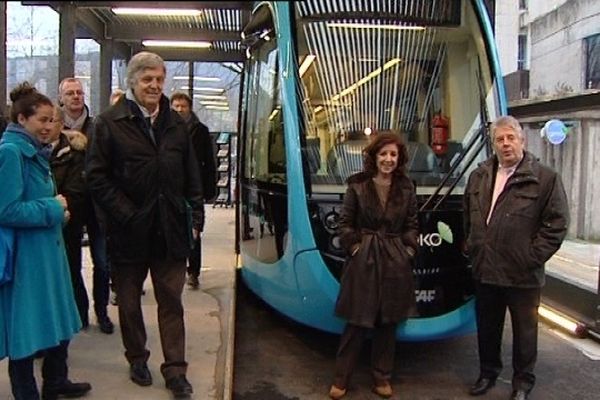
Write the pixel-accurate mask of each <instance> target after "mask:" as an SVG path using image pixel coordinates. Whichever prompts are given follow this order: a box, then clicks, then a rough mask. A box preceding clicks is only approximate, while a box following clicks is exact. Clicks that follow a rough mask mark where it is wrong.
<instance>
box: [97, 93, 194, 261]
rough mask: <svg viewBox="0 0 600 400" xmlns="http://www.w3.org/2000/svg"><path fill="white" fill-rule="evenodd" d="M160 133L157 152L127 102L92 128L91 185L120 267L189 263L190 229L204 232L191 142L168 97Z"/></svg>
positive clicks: (137, 112)
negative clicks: (149, 262) (160, 262)
mask: <svg viewBox="0 0 600 400" xmlns="http://www.w3.org/2000/svg"><path fill="white" fill-rule="evenodd" d="M153 131H154V136H155V137H156V143H157V144H155V143H154V141H153V140H152V138H151V135H150V130H149V124H148V123H147V122H146V119H144V117H143V115H142V112H141V110H140V109H139V107H138V106H137V105H136V104H135V103H134V102H132V101H131V100H128V99H126V98H125V96H123V97H122V98H121V99H120V100H119V101H118V102H117V103H116V104H115V105H113V106H111V107H110V108H109V109H108V110H106V111H105V112H103V113H102V114H100V115H99V116H97V117H96V119H95V121H94V124H93V127H92V132H93V133H92V135H91V137H92V144H91V148H90V150H89V158H88V162H87V167H86V171H87V180H88V185H89V188H90V191H91V193H92V197H93V199H94V201H95V202H96V203H97V204H98V206H99V207H100V209H101V210H102V212H103V214H104V217H105V219H106V229H107V236H108V247H109V253H110V256H111V261H114V262H115V263H117V264H118V263H129V262H133V263H139V262H145V261H147V260H149V259H165V258H167V257H168V258H171V259H176V260H181V259H185V258H187V257H188V256H189V252H190V243H191V226H190V225H191V224H192V223H193V226H194V227H195V228H200V227H201V226H202V224H203V222H204V221H203V220H204V211H203V199H202V187H201V181H200V176H199V174H198V166H197V161H196V157H195V155H194V151H193V148H192V146H191V144H190V135H189V134H188V131H187V128H186V126H185V123H184V121H183V119H181V117H180V116H179V115H178V114H177V113H176V112H175V111H173V110H171V108H170V105H169V100H168V99H167V97H165V96H162V97H161V100H160V112H159V115H158V116H157V118H156V120H155V121H154V125H153ZM192 219H193V222H192V221H191V220H192Z"/></svg>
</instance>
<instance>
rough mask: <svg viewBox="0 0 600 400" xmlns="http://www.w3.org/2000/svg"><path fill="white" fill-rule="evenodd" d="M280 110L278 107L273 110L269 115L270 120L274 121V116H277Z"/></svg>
mask: <svg viewBox="0 0 600 400" xmlns="http://www.w3.org/2000/svg"><path fill="white" fill-rule="evenodd" d="M278 112H279V110H278V109H277V108H276V109H274V110H273V111H272V112H271V115H269V121H273V118H275V116H276V115H277V113H278Z"/></svg>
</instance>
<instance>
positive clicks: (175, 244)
mask: <svg viewBox="0 0 600 400" xmlns="http://www.w3.org/2000/svg"><path fill="white" fill-rule="evenodd" d="M165 75H166V70H165V64H164V61H163V60H162V59H161V58H160V57H159V56H158V55H156V54H154V53H149V52H141V53H138V54H136V55H135V56H133V57H132V59H131V60H130V61H129V64H128V66H127V82H128V86H129V89H128V91H127V93H126V94H125V95H124V96H122V97H121V98H120V99H119V101H118V102H117V103H116V104H114V105H113V106H111V107H110V108H109V109H108V110H106V111H105V112H104V113H102V114H100V115H99V116H98V117H97V120H96V122H95V125H94V128H95V130H94V135H93V136H92V137H93V139H92V145H91V149H90V155H89V161H88V165H87V177H88V182H89V187H90V190H91V192H92V196H93V197H94V200H95V201H96V202H97V204H98V206H99V207H100V209H101V210H102V211H103V212H104V213H105V215H106V222H107V236H108V250H109V254H110V257H111V262H112V267H113V271H112V274H113V278H114V282H115V285H116V291H117V296H118V298H119V322H120V324H121V333H122V338H123V344H124V345H125V350H126V351H125V356H126V358H127V360H128V361H129V363H130V365H131V368H130V378H131V380H133V381H134V382H135V383H137V384H139V385H141V386H148V385H151V384H152V376H151V374H150V371H149V369H148V366H147V360H148V358H149V356H150V351H149V350H148V349H147V348H146V330H145V326H144V320H143V316H142V310H141V304H140V296H141V294H142V285H143V282H144V279H145V278H146V275H147V274H148V271H150V276H151V278H152V284H153V287H154V291H155V297H156V300H157V303H158V325H159V330H160V337H161V344H162V348H163V354H164V357H165V360H164V363H163V364H162V365H161V372H162V374H163V376H164V378H165V381H166V385H167V388H168V389H170V390H171V391H172V392H173V394H174V395H175V397H186V396H189V395H190V394H191V393H192V386H191V384H190V383H189V382H188V381H187V379H186V371H187V362H186V361H185V329H184V321H183V305H182V301H181V293H182V290H183V285H184V283H185V259H186V258H187V257H188V256H189V254H190V246H191V241H192V237H193V236H197V235H198V232H199V230H200V227H201V226H202V224H203V219H204V213H203V207H202V204H203V199H202V189H201V179H200V176H199V173H198V165H197V161H196V158H195V155H194V151H193V147H192V146H191V143H190V135H189V134H188V132H187V129H186V126H185V123H184V121H183V120H182V119H181V117H180V116H179V115H178V114H177V113H176V112H175V111H173V110H171V107H170V105H169V99H168V98H167V97H166V96H164V95H163V94H162V89H163V84H164V80H165Z"/></svg>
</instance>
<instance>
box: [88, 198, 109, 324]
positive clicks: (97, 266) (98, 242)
mask: <svg viewBox="0 0 600 400" xmlns="http://www.w3.org/2000/svg"><path fill="white" fill-rule="evenodd" d="M91 208H92V210H90V212H89V215H88V219H87V233H88V238H89V241H90V242H89V243H90V253H91V256H92V262H93V264H94V272H93V284H94V287H93V289H92V296H93V298H94V312H95V313H96V317H98V318H104V317H106V316H107V310H106V308H107V307H108V296H109V291H110V290H109V283H110V266H109V263H108V255H107V252H106V235H105V234H104V231H103V230H102V229H101V228H100V224H99V223H98V218H97V217H96V214H95V212H94V211H93V207H91Z"/></svg>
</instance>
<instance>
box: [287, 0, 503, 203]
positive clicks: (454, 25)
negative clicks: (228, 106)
mask: <svg viewBox="0 0 600 400" xmlns="http://www.w3.org/2000/svg"><path fill="white" fill-rule="evenodd" d="M412 3H415V4H419V7H414V10H413V8H412V7H410V10H413V11H410V12H421V11H423V14H422V15H421V14H419V15H406V17H407V18H406V20H403V17H404V16H403V15H402V12H409V11H406V10H404V11H398V10H396V11H398V12H391V11H390V10H387V11H388V14H386V15H388V17H387V19H384V20H382V19H380V18H378V17H377V16H376V15H372V16H371V15H362V16H361V19H360V21H361V23H360V24H355V25H356V27H353V26H352V23H351V22H350V23H343V24H340V23H339V22H340V20H344V21H352V20H353V19H352V18H353V17H352V16H353V15H357V14H356V10H354V9H353V7H354V6H353V5H351V4H348V5H342V6H340V7H341V8H340V10H338V12H336V13H334V14H331V13H328V12H326V10H325V9H322V8H321V2H320V1H317V0H313V1H305V2H297V3H295V11H296V19H297V21H298V23H297V25H296V26H297V33H296V38H297V42H296V49H297V50H296V51H297V54H298V56H297V62H298V78H299V83H298V89H297V91H298V93H299V94H300V97H301V98H300V101H301V109H302V116H303V119H304V121H303V123H302V124H301V126H302V127H303V129H304V131H303V134H304V136H305V139H306V140H305V142H306V143H307V146H306V149H305V151H304V152H303V154H304V156H305V157H306V158H307V160H306V161H307V162H306V163H305V165H307V166H310V171H309V174H310V179H311V183H312V193H319V192H322V191H325V192H334V193H343V192H344V191H345V187H344V182H345V179H346V178H347V177H348V176H349V175H350V174H352V173H354V172H357V171H360V170H361V169H362V149H363V148H364V146H365V145H366V144H368V143H369V136H368V135H366V134H365V133H364V132H366V131H372V132H381V131H392V132H398V133H401V134H403V136H404V138H405V142H406V144H407V148H408V151H409V165H408V168H409V175H411V178H413V180H414V181H415V182H416V183H417V184H418V186H431V187H435V186H438V185H439V184H440V183H441V182H442V181H443V179H444V177H445V175H446V174H448V173H449V171H451V169H452V167H453V166H454V164H455V163H456V162H457V160H459V159H460V157H459V156H460V153H461V152H462V151H463V150H464V149H465V148H466V147H467V146H466V144H467V143H468V142H469V141H470V139H471V137H473V136H474V135H477V134H478V132H480V131H482V129H483V128H482V127H485V126H486V125H487V122H488V121H489V119H491V117H490V116H493V115H494V114H495V113H496V112H497V105H496V103H495V100H494V92H493V84H494V82H493V80H492V74H491V67H490V65H489V63H488V55H487V53H486V51H487V50H486V49H485V47H484V41H483V40H482V37H481V31H480V26H479V22H478V19H477V17H476V13H475V12H474V10H473V5H472V4H471V3H470V2H456V1H451V0H439V1H438V2H423V1H421V0H412ZM434 3H435V4H434ZM436 4H437V5H436ZM421 6H422V7H421ZM378 7H383V6H381V5H380V6H378ZM390 7H395V6H394V5H390ZM428 7H430V8H431V7H433V8H431V9H430V8H428ZM436 7H437V8H436ZM346 8H347V9H346ZM434 8H435V10H434ZM415 10H421V11H415ZM384 14H385V13H384ZM344 15H346V16H347V18H346V17H344ZM392 15H393V17H392ZM415 20H417V21H419V26H415V23H414V21H415ZM407 21H409V22H407ZM410 21H413V22H410ZM336 25H344V26H343V27H336ZM385 25H393V26H396V27H398V26H402V25H410V27H412V28H415V29H385V27H384V26H385ZM437 115H441V116H443V119H439V118H438V119H436V116H437ZM439 121H444V122H443V124H446V125H442V124H440V125H439V127H440V129H442V130H445V131H446V132H447V133H448V134H447V135H446V136H445V138H444V145H443V146H442V147H439V146H436V142H435V141H434V134H433V132H434V127H435V128H437V127H438V125H437V124H438V123H439ZM308 144H311V145H313V146H314V144H318V146H319V148H318V151H316V150H315V149H314V147H313V148H309V146H308ZM484 158H485V154H483V152H481V154H480V155H479V154H478V155H477V160H483V159H484ZM315 161H317V162H318V166H317V167H316V168H315ZM461 162H462V163H463V164H462V165H459V166H457V167H458V168H457V169H456V170H454V171H453V173H452V175H451V176H450V177H449V179H448V180H447V181H446V182H447V183H448V184H453V183H454V182H457V185H456V187H457V189H456V190H457V192H460V191H461V190H462V189H463V188H464V185H465V184H466V179H464V174H463V173H462V172H468V171H464V170H465V169H466V168H467V167H468V166H469V165H470V166H469V168H472V166H473V165H477V162H474V163H471V164H467V163H466V162H465V161H464V159H463V161H461Z"/></svg>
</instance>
